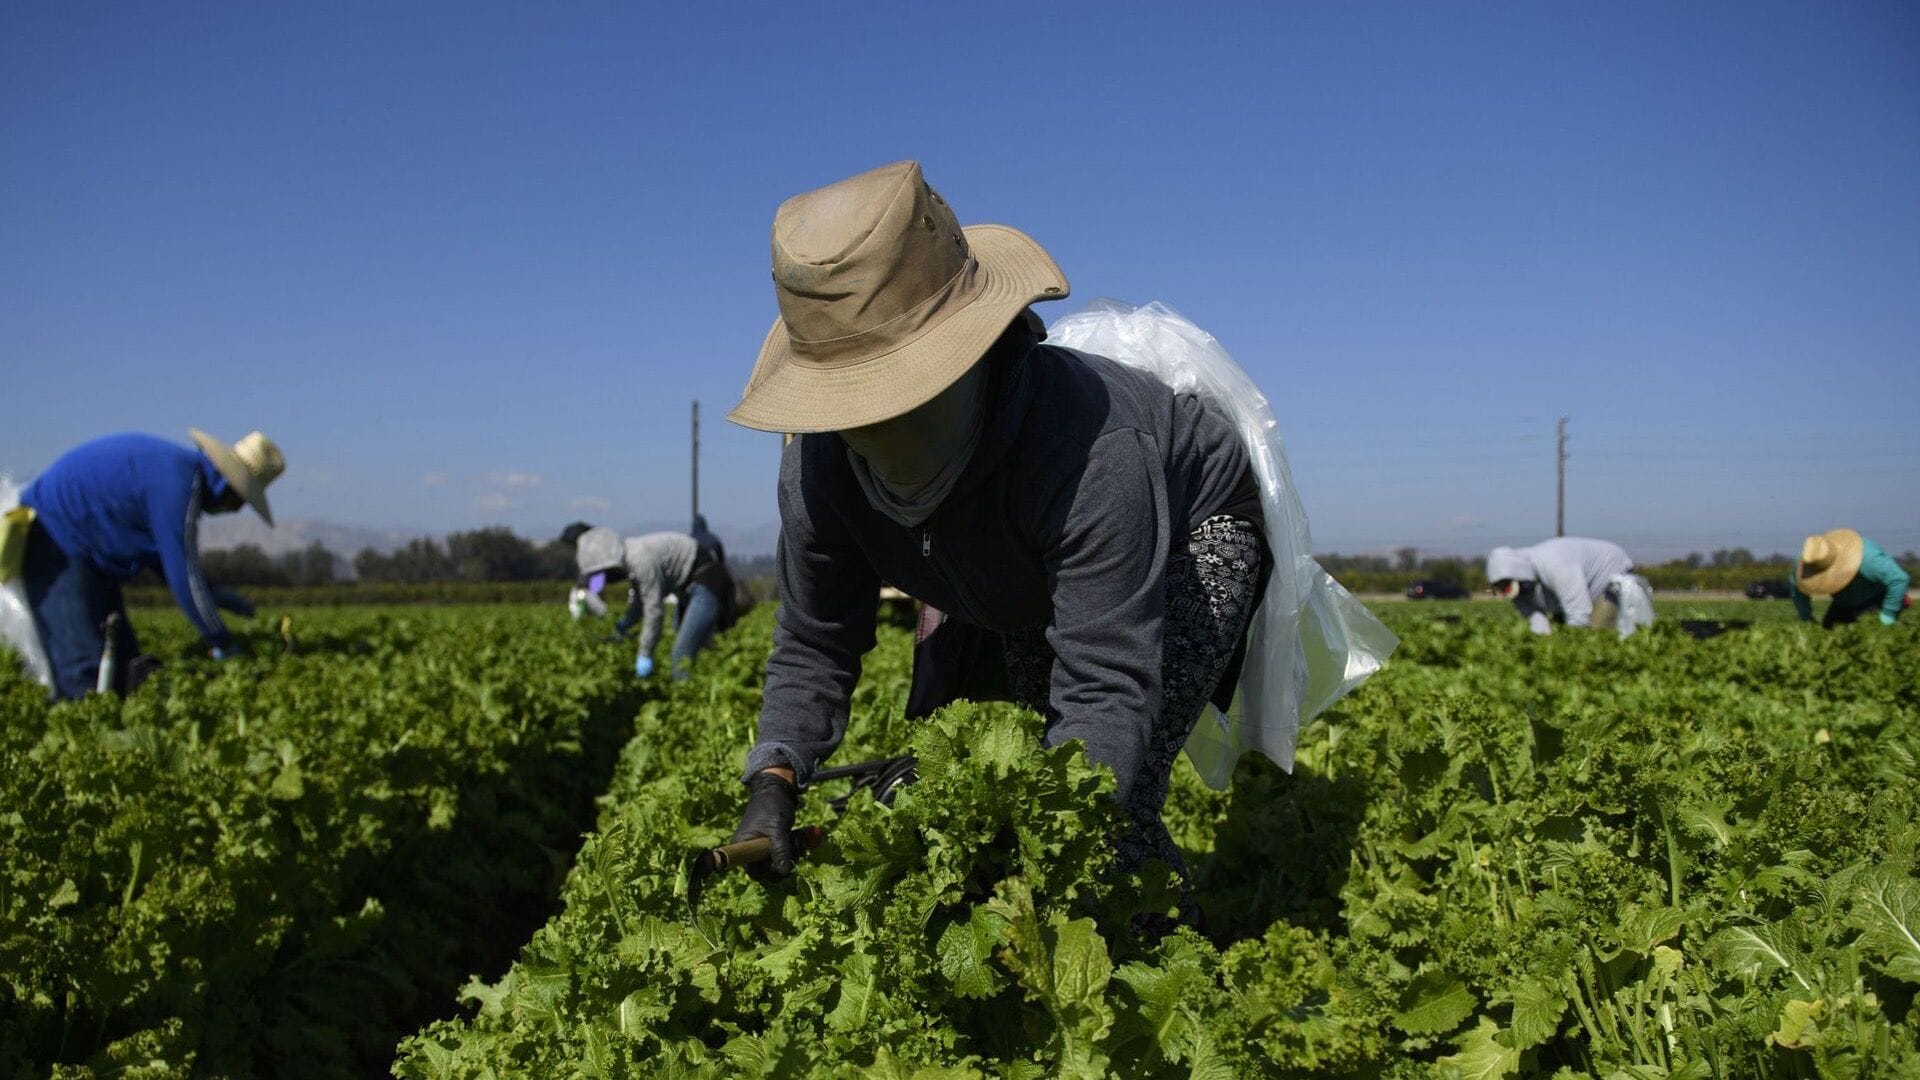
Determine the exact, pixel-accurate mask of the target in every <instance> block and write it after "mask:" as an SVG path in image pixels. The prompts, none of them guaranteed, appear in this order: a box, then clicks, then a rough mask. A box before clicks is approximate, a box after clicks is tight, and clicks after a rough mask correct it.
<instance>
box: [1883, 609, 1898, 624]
mask: <svg viewBox="0 0 1920 1080" xmlns="http://www.w3.org/2000/svg"><path fill="white" fill-rule="evenodd" d="M1894 618H1895V616H1892V615H1889V614H1887V613H1886V612H1884V611H1883V612H1881V613H1880V625H1881V626H1892V625H1893V623H1894Z"/></svg>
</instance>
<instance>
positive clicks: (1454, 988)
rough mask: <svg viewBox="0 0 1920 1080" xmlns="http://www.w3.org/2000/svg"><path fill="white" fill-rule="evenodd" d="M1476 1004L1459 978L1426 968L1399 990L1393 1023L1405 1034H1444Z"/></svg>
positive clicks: (1456, 1024)
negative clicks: (1398, 999) (1397, 1009)
mask: <svg viewBox="0 0 1920 1080" xmlns="http://www.w3.org/2000/svg"><path fill="white" fill-rule="evenodd" d="M1478 1004H1479V1003H1478V1002H1477V1001H1475V1000H1474V997H1473V995H1472V994H1471V993H1469V992H1468V990H1467V987H1466V984H1465V983H1462V982H1461V981H1460V980H1459V979H1456V978H1454V977H1453V976H1451V975H1449V974H1447V973H1446V972H1444V971H1428V972H1425V973H1423V974H1421V975H1418V976H1415V977H1414V980H1413V982H1412V983H1410V984H1408V986H1407V988H1406V990H1405V991H1404V992H1402V993H1401V995H1400V1008H1399V1011H1398V1012H1396V1013H1394V1014H1393V1026H1395V1027H1397V1028H1399V1029H1400V1030H1401V1031H1404V1032H1406V1033H1407V1034H1409V1035H1444V1034H1446V1033H1447V1032H1449V1031H1452V1030H1453V1029H1454V1028H1457V1027H1459V1026H1460V1022H1461V1021H1462V1020H1465V1019H1466V1018H1467V1017H1469V1016H1472V1015H1473V1010H1474V1008H1475V1007H1476V1006H1477V1005H1478Z"/></svg>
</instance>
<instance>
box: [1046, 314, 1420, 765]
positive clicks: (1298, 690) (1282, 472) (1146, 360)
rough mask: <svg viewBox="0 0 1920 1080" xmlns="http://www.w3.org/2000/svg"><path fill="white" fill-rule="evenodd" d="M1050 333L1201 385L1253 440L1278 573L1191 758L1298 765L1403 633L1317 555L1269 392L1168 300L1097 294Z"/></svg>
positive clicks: (1193, 742) (1199, 727)
mask: <svg viewBox="0 0 1920 1080" xmlns="http://www.w3.org/2000/svg"><path fill="white" fill-rule="evenodd" d="M1047 341H1048V343H1049V344H1054V345H1062V346H1065V347H1067V348H1071V349H1079V350H1081V351H1083V352H1089V353H1094V354H1097V355H1100V356H1105V357H1108V358H1109V359H1112V360H1116V361H1118V362H1120V363H1122V364H1125V365H1127V366H1128V367H1133V368H1138V369H1140V370H1142V371H1146V372H1149V373H1151V374H1152V375H1154V376H1155V377H1157V378H1159V379H1160V381H1162V382H1164V383H1166V384H1167V385H1168V386H1170V387H1172V388H1173V389H1174V390H1175V391H1176V392H1180V393H1193V394H1197V395H1198V396H1200V397H1201V398H1202V399H1204V400H1206V401H1207V402H1209V403H1211V404H1212V405H1214V406H1215V407H1216V408H1218V409H1219V410H1220V411H1221V412H1222V413H1223V414H1224V415H1225V416H1226V417H1227V419H1228V420H1230V421H1231V422H1232V423H1233V426H1234V429H1235V430H1236V431H1238V432H1239V433H1240V438H1241V440H1242V441H1243V442H1245V443H1246V446H1247V452H1248V455H1249V456H1250V457H1251V458H1252V460H1253V470H1254V474H1255V476H1256V477H1257V478H1258V480H1259V482H1260V508H1261V510H1262V511H1263V512H1264V514H1265V516H1266V519H1267V521H1266V538H1267V547H1268V549H1269V550H1270V551H1271V552H1272V554H1273V574H1272V577H1271V578H1270V579H1269V580H1268V582H1267V591H1266V594H1265V595H1264V596H1263V597H1262V599H1261V602H1260V607H1259V609H1258V610H1257V611H1255V612H1254V617H1253V622H1252V626H1251V629H1250V631H1249V632H1250V635H1251V636H1250V638H1249V640H1248V643H1247V644H1248V647H1247V661H1246V666H1245V667H1244V668H1243V669H1242V670H1241V674H1240V688H1239V690H1240V692H1239V694H1238V695H1236V697H1235V698H1234V702H1233V707H1232V708H1231V709H1230V710H1229V711H1228V713H1227V714H1226V715H1221V714H1220V713H1219V712H1218V711H1217V710H1215V709H1213V708H1212V707H1211V706H1209V707H1208V708H1207V711H1206V713H1205V714H1204V715H1203V716H1202V717H1201V718H1200V721H1199V723H1197V724H1196V725H1195V726H1194V729H1193V733H1192V734H1191V735H1190V736H1188V738H1187V757H1188V758H1189V759H1190V760H1191V761H1192V762H1193V765H1194V768H1195V769H1197V770H1198V771H1199V773H1200V776H1201V778H1202V779H1204V780H1205V781H1206V782H1207V784H1208V785H1209V786H1210V787H1212V788H1214V789H1215V790H1222V789H1224V788H1225V787H1226V786H1227V785H1228V783H1229V782H1231V781H1232V779H1233V766H1234V763H1235V762H1237V761H1238V760H1239V759H1240V755H1241V754H1244V753H1246V752H1247V751H1249V750H1258V751H1259V752H1260V753H1262V754H1265V755H1266V756H1267V757H1268V758H1270V759H1272V761H1273V762H1274V763H1275V764H1277V765H1279V766H1280V767H1281V768H1283V769H1286V770H1287V771H1289V772H1291V771H1292V770H1293V750H1294V742H1295V739H1296V738H1297V737H1298V734H1299V729H1300V724H1301V723H1302V722H1303V721H1306V720H1311V719H1313V717H1315V716H1317V715H1319V713H1320V712H1321V711H1323V710H1325V709H1326V708H1327V707H1328V706H1330V705H1332V704H1333V703H1334V702H1336V701H1338V700H1340V698H1341V697H1342V696H1343V695H1345V694H1346V693H1347V692H1348V691H1350V690H1352V689H1353V688H1354V687H1356V686H1359V685H1360V684H1361V683H1362V682H1364V681H1365V680H1366V678H1367V677H1368V676H1369V675H1372V674H1373V673H1374V672H1376V671H1378V670H1380V666H1381V665H1382V664H1383V663H1385V662H1386V659H1387V657H1388V656H1389V655H1391V654H1392V653H1393V650H1394V649H1395V648H1396V647H1397V646H1398V645H1399V644H1400V639H1399V638H1397V637H1395V636H1394V633H1393V631H1391V630H1389V629H1387V628H1386V627H1385V626H1384V625H1382V624H1381V622H1380V620H1379V619H1376V618H1374V616H1373V613H1372V612H1370V611H1368V610H1367V609H1366V608H1365V607H1364V606H1362V605H1361V603H1360V602H1359V601H1358V600H1356V599H1354V597H1353V594H1351V593H1349V592H1347V590H1346V589H1344V588H1342V587H1341V585H1340V583H1339V582H1337V581H1335V580H1333V577H1332V576H1331V575H1330V574H1328V573H1327V572H1326V570H1324V569H1322V568H1321V566H1320V564H1319V563H1317V562H1315V561H1314V558H1313V542H1312V538H1311V536H1310V535H1309V533H1308V531H1307V515H1306V511H1305V510H1304V509H1302V508H1301V506H1300V495H1299V493H1298V492H1297V491H1295V490H1294V486H1293V474H1292V472H1291V471H1290V470H1289V469H1288V467H1287V453H1286V447H1285V446H1284V444H1283V443H1282V441H1281V438H1280V432H1279V425H1278V424H1277V423H1276V422H1275V421H1274V418H1273V410H1272V409H1270V408H1268V407H1267V399H1266V397H1265V395H1263V394H1261V393H1260V388H1259V387H1257V386H1255V385H1254V383H1253V380H1252V379H1251V378H1248V376H1247V373H1246V372H1245V371H1242V370H1241V368H1240V365H1239V364H1237V363H1235V362H1234V360H1233V357H1232V356H1231V355H1229V354H1228V353H1227V350H1226V349H1225V348H1224V347H1223V346H1221V344H1220V342H1218V341H1217V340H1215V339H1214V337H1213V335H1212V334H1209V333H1207V332H1206V331H1205V330H1202V329H1200V328H1199V327H1198V326H1195V325H1194V324H1193V323H1191V322H1189V321H1188V320H1187V319H1186V318H1185V317H1183V316H1182V315H1180V313H1179V312H1176V311H1174V310H1173V309H1172V308H1170V307H1168V306H1167V305H1165V304H1162V303H1158V302H1155V303H1151V304H1148V305H1146V306H1144V307H1139V308H1135V307H1131V306H1128V305H1126V304H1122V303H1119V302H1118V301H1114V300H1096V301H1094V302H1093V304H1092V305H1091V306H1089V307H1088V309H1087V310H1085V311H1082V312H1078V313H1076V314H1073V315H1069V316H1067V317H1065V318H1063V319H1061V320H1060V321H1059V322H1057V323H1055V324H1053V326H1051V327H1049V328H1048V330H1047Z"/></svg>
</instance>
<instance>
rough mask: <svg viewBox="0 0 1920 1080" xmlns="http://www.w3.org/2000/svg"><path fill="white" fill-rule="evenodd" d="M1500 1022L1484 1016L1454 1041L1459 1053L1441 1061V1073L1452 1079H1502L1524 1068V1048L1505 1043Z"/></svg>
mask: <svg viewBox="0 0 1920 1080" xmlns="http://www.w3.org/2000/svg"><path fill="white" fill-rule="evenodd" d="M1499 1034H1500V1025H1498V1024H1496V1023H1494V1022H1493V1021H1492V1020H1491V1019H1488V1018H1487V1017H1484V1016H1483V1017H1481V1018H1480V1022H1479V1024H1477V1025H1475V1027H1474V1029H1473V1030H1472V1031H1469V1032H1467V1033H1466V1034H1465V1035H1462V1036H1460V1038H1458V1039H1457V1040H1455V1041H1454V1044H1453V1045H1454V1046H1456V1047H1458V1048H1459V1053H1455V1054H1448V1055H1447V1056H1446V1057H1443V1058H1441V1059H1440V1061H1439V1065H1440V1074H1441V1075H1442V1076H1445V1077H1448V1078H1449V1080H1498V1078H1500V1077H1505V1076H1512V1075H1513V1074H1514V1073H1516V1072H1518V1071H1519V1070H1520V1051H1518V1050H1515V1049H1513V1048H1512V1047H1510V1046H1505V1045H1503V1044H1501V1042H1500V1041H1499V1039H1498V1038H1497V1036H1498V1035H1499Z"/></svg>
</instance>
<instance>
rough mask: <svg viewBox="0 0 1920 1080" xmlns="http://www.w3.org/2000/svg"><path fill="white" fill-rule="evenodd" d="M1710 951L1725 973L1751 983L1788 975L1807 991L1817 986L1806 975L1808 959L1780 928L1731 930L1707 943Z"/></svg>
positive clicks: (1723, 931) (1740, 928) (1718, 934)
mask: <svg viewBox="0 0 1920 1080" xmlns="http://www.w3.org/2000/svg"><path fill="white" fill-rule="evenodd" d="M1706 951H1707V956H1708V957H1709V958H1710V959H1712V960H1713V962H1714V963H1715V964H1717V965H1719V966H1720V968H1721V969H1722V970H1724V971H1727V972H1730V973H1732V974H1735V975H1738V976H1740V977H1742V978H1744V979H1747V980H1749V981H1755V980H1758V979H1759V978H1760V977H1761V976H1763V975H1767V974H1771V973H1772V972H1775V971H1784V972H1786V973H1787V974H1788V975H1789V976H1790V977H1791V978H1792V979H1793V981H1794V982H1796V983H1798V984H1799V985H1800V986H1801V987H1802V988H1803V989H1811V988H1812V986H1813V984H1812V982H1811V981H1810V980H1809V979H1808V975H1807V972H1806V967H1807V960H1806V957H1805V956H1804V955H1802V954H1801V952H1800V950H1799V949H1797V948H1795V947H1794V946H1793V945H1792V944H1791V943H1789V942H1788V941H1787V939H1786V934H1785V932H1784V931H1782V930H1781V929H1780V928H1779V927H1776V926H1735V927H1729V928H1728V929H1725V930H1722V931H1720V932H1719V933H1717V934H1715V935H1713V937H1711V938H1709V939H1708V940H1707V946H1706Z"/></svg>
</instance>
